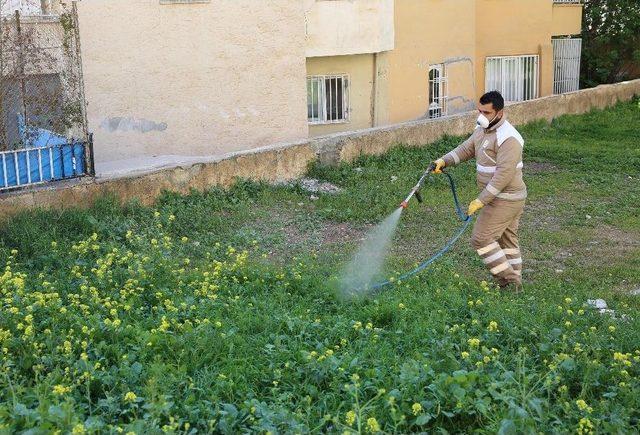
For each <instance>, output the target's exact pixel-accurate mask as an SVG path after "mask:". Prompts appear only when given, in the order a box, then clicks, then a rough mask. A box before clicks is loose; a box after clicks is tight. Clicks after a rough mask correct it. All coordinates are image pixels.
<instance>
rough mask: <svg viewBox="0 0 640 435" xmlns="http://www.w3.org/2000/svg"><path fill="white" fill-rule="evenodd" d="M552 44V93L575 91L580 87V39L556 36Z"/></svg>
mask: <svg viewBox="0 0 640 435" xmlns="http://www.w3.org/2000/svg"><path fill="white" fill-rule="evenodd" d="M551 42H552V44H553V93H554V94H563V93H565V92H573V91H577V90H578V89H579V88H580V54H581V52H582V39H580V38H557V39H552V40H551Z"/></svg>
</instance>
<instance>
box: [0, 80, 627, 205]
mask: <svg viewBox="0 0 640 435" xmlns="http://www.w3.org/2000/svg"><path fill="white" fill-rule="evenodd" d="M634 95H640V80H634V81H629V82H623V83H617V84H614V85H603V86H598V87H597V88H593V89H587V90H582V91H577V92H573V93H569V94H563V95H556V96H551V97H545V98H540V99H537V100H532V101H527V102H522V103H516V104H513V105H510V106H508V108H507V113H508V116H509V119H510V120H511V122H513V123H514V124H516V125H519V124H524V123H528V122H531V121H536V120H540V119H544V120H548V121H550V120H552V119H554V118H556V117H558V116H560V115H563V114H580V113H585V112H588V111H589V110H591V109H594V108H606V107H610V106H612V105H614V104H616V103H617V102H620V101H628V100H630V99H632V98H633V97H634ZM475 118H476V113H475V112H467V113H464V114H460V115H456V116H452V117H448V118H445V119H438V120H423V121H413V122H409V123H403V124H397V125H394V126H389V127H383V128H374V129H367V130H361V131H358V132H351V133H340V134H335V135H331V136H325V137H322V138H316V139H312V140H308V141H302V142H298V143H290V144H280V145H274V146H269V147H264V148H260V149H258V150H249V151H243V152H239V153H234V154H229V155H225V156H221V157H219V158H216V159H209V160H203V161H201V162H197V163H189V164H186V165H183V166H177V165H176V166H177V167H174V168H167V169H160V170H157V171H155V172H152V173H143V174H141V173H138V174H130V175H129V176H126V177H121V178H109V179H89V178H86V179H82V180H79V181H73V182H66V183H61V184H57V183H56V184H54V185H50V186H41V187H38V188H34V189H31V190H28V191H17V192H10V193H4V194H0V217H8V216H10V215H12V214H15V213H17V212H19V211H21V210H24V209H29V208H34V207H42V208H49V207H57V208H62V207H88V206H90V205H91V204H92V203H93V201H94V200H95V199H96V198H97V197H99V196H101V195H103V194H105V193H107V192H111V193H114V194H116V195H117V196H118V197H119V198H121V199H122V200H123V201H126V200H130V199H133V198H137V199H139V200H140V201H141V202H142V203H144V204H152V203H153V202H154V201H155V199H156V198H157V197H158V195H159V194H160V193H161V192H162V191H163V190H171V191H176V192H182V193H187V192H188V191H189V190H190V189H191V188H195V189H206V188H207V187H209V186H214V185H218V186H224V187H228V186H230V185H231V184H233V182H234V180H235V179H236V177H241V178H247V179H253V180H263V181H268V182H276V181H283V180H288V179H295V178H298V177H301V176H302V175H304V173H305V171H306V169H307V167H308V164H309V163H310V162H312V161H314V160H320V161H321V162H323V163H327V164H335V163H337V162H340V161H352V160H353V159H355V158H357V157H358V156H359V155H361V154H382V153H384V152H385V151H387V150H389V149H390V148H392V147H393V146H395V145H399V144H405V145H409V146H426V145H428V144H430V143H432V142H434V141H436V140H438V139H439V138H440V137H442V136H443V135H445V134H448V135H455V136H457V135H464V134H467V133H469V132H471V130H472V129H473V128H474V126H475V123H474V120H475Z"/></svg>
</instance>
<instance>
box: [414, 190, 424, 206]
mask: <svg viewBox="0 0 640 435" xmlns="http://www.w3.org/2000/svg"><path fill="white" fill-rule="evenodd" d="M415 197H416V199H417V200H418V202H419V203H420V204H422V195H421V194H420V191H419V190H416V193H415Z"/></svg>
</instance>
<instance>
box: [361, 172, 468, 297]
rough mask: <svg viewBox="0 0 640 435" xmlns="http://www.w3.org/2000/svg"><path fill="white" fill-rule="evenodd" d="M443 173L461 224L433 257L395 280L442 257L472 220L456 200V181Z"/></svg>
mask: <svg viewBox="0 0 640 435" xmlns="http://www.w3.org/2000/svg"><path fill="white" fill-rule="evenodd" d="M443 174H444V175H446V176H447V178H448V179H449V186H450V187H451V193H453V202H454V204H455V208H456V214H457V215H458V219H460V221H462V224H461V225H460V228H458V231H457V232H456V233H455V235H454V236H453V237H452V238H451V239H450V240H449V241H448V242H447V244H446V245H444V246H443V247H442V249H440V250H439V251H438V252H437V253H436V254H435V255H434V256H433V257H431V258H429V259H427V260H425V261H423V262H422V263H420V264H419V265H418V267H416V268H415V269H413V270H412V271H410V272H407V273H405V274H404V275H401V276H400V277H398V279H397V281H404V280H406V279H407V278H411V277H412V276H414V275H417V274H418V273H420V272H422V271H423V270H424V269H426V268H427V267H429V266H430V265H431V264H432V263H433V262H434V261H436V260H437V259H438V258H440V257H442V256H443V255H444V254H445V253H447V252H448V251H449V250H450V249H451V247H452V246H453V245H454V244H455V243H456V242H457V241H458V239H459V238H460V237H461V236H462V234H463V233H464V232H465V230H466V229H467V228H468V227H469V224H471V220H472V219H471V216H468V215H467V214H466V213H465V212H464V211H462V207H460V201H459V200H458V193H457V191H456V183H455V182H454V181H453V177H451V175H449V174H448V173H446V172H443ZM392 283H393V282H392V281H384V282H380V283H377V284H374V285H372V286H371V287H370V289H371V290H380V289H382V288H383V287H386V286H388V285H390V284H392Z"/></svg>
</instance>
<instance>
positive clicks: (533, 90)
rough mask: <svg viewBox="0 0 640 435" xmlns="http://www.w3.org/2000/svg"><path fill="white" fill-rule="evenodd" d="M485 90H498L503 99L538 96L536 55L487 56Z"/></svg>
mask: <svg viewBox="0 0 640 435" xmlns="http://www.w3.org/2000/svg"><path fill="white" fill-rule="evenodd" d="M486 66H487V72H486V78H485V91H500V93H501V94H502V96H503V97H504V99H505V101H525V100H531V99H533V98H538V56H537V55H527V56H500V57H488V58H487V65H486Z"/></svg>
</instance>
